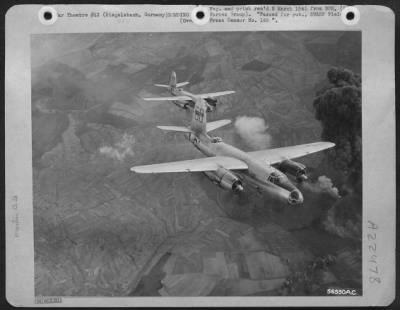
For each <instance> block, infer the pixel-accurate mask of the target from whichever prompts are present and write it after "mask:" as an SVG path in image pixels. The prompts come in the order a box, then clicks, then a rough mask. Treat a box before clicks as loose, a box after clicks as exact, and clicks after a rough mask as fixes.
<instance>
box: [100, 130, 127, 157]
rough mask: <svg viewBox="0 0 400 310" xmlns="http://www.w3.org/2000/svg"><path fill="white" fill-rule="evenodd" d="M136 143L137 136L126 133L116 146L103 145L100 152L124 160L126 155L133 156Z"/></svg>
mask: <svg viewBox="0 0 400 310" xmlns="http://www.w3.org/2000/svg"><path fill="white" fill-rule="evenodd" d="M134 144H135V137H133V136H131V135H129V134H127V133H124V135H123V136H122V138H121V140H120V141H119V142H118V143H116V144H115V146H102V147H100V149H99V152H100V154H103V155H104V156H107V157H109V158H112V159H116V160H118V161H123V160H124V159H125V158H126V156H133V155H134V152H133V149H132V148H133V145H134Z"/></svg>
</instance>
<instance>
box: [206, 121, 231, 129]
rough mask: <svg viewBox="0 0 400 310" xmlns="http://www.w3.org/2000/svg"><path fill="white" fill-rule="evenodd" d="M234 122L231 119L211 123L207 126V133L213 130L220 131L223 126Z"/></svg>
mask: <svg viewBox="0 0 400 310" xmlns="http://www.w3.org/2000/svg"><path fill="white" fill-rule="evenodd" d="M231 122H232V121H231V120H230V119H221V120H219V121H215V122H210V123H207V124H206V130H207V132H210V131H212V130H215V129H218V128H220V127H222V126H225V125H228V124H230V123H231Z"/></svg>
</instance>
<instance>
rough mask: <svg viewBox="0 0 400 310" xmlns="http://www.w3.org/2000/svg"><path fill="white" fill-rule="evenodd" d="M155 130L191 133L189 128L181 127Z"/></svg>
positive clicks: (162, 127) (165, 127) (163, 127)
mask: <svg viewBox="0 0 400 310" xmlns="http://www.w3.org/2000/svg"><path fill="white" fill-rule="evenodd" d="M157 128H159V129H162V130H167V131H177V132H191V130H190V129H189V128H187V127H183V126H157Z"/></svg>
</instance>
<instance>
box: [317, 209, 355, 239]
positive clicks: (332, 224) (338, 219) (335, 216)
mask: <svg viewBox="0 0 400 310" xmlns="http://www.w3.org/2000/svg"><path fill="white" fill-rule="evenodd" d="M346 207H347V206H346ZM322 224H323V227H324V228H325V230H326V231H327V232H329V233H331V234H334V235H337V236H339V237H341V238H352V239H359V238H361V214H360V213H356V217H355V218H354V216H352V218H349V216H347V217H346V218H344V217H343V215H340V205H334V206H333V207H332V208H330V209H329V211H328V213H327V215H326V219H325V221H324V222H323V223H322Z"/></svg>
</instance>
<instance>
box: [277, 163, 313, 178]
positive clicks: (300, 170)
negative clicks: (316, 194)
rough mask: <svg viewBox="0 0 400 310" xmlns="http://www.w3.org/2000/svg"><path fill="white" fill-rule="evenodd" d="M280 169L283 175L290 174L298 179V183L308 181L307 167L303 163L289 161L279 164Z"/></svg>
mask: <svg viewBox="0 0 400 310" xmlns="http://www.w3.org/2000/svg"><path fill="white" fill-rule="evenodd" d="M278 169H279V170H280V171H282V172H283V173H287V174H290V175H291V176H294V177H295V178H296V179H297V181H304V180H307V175H306V166H305V165H303V164H301V163H298V162H295V161H293V160H290V159H287V160H284V161H282V162H281V163H280V164H279V167H278Z"/></svg>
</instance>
